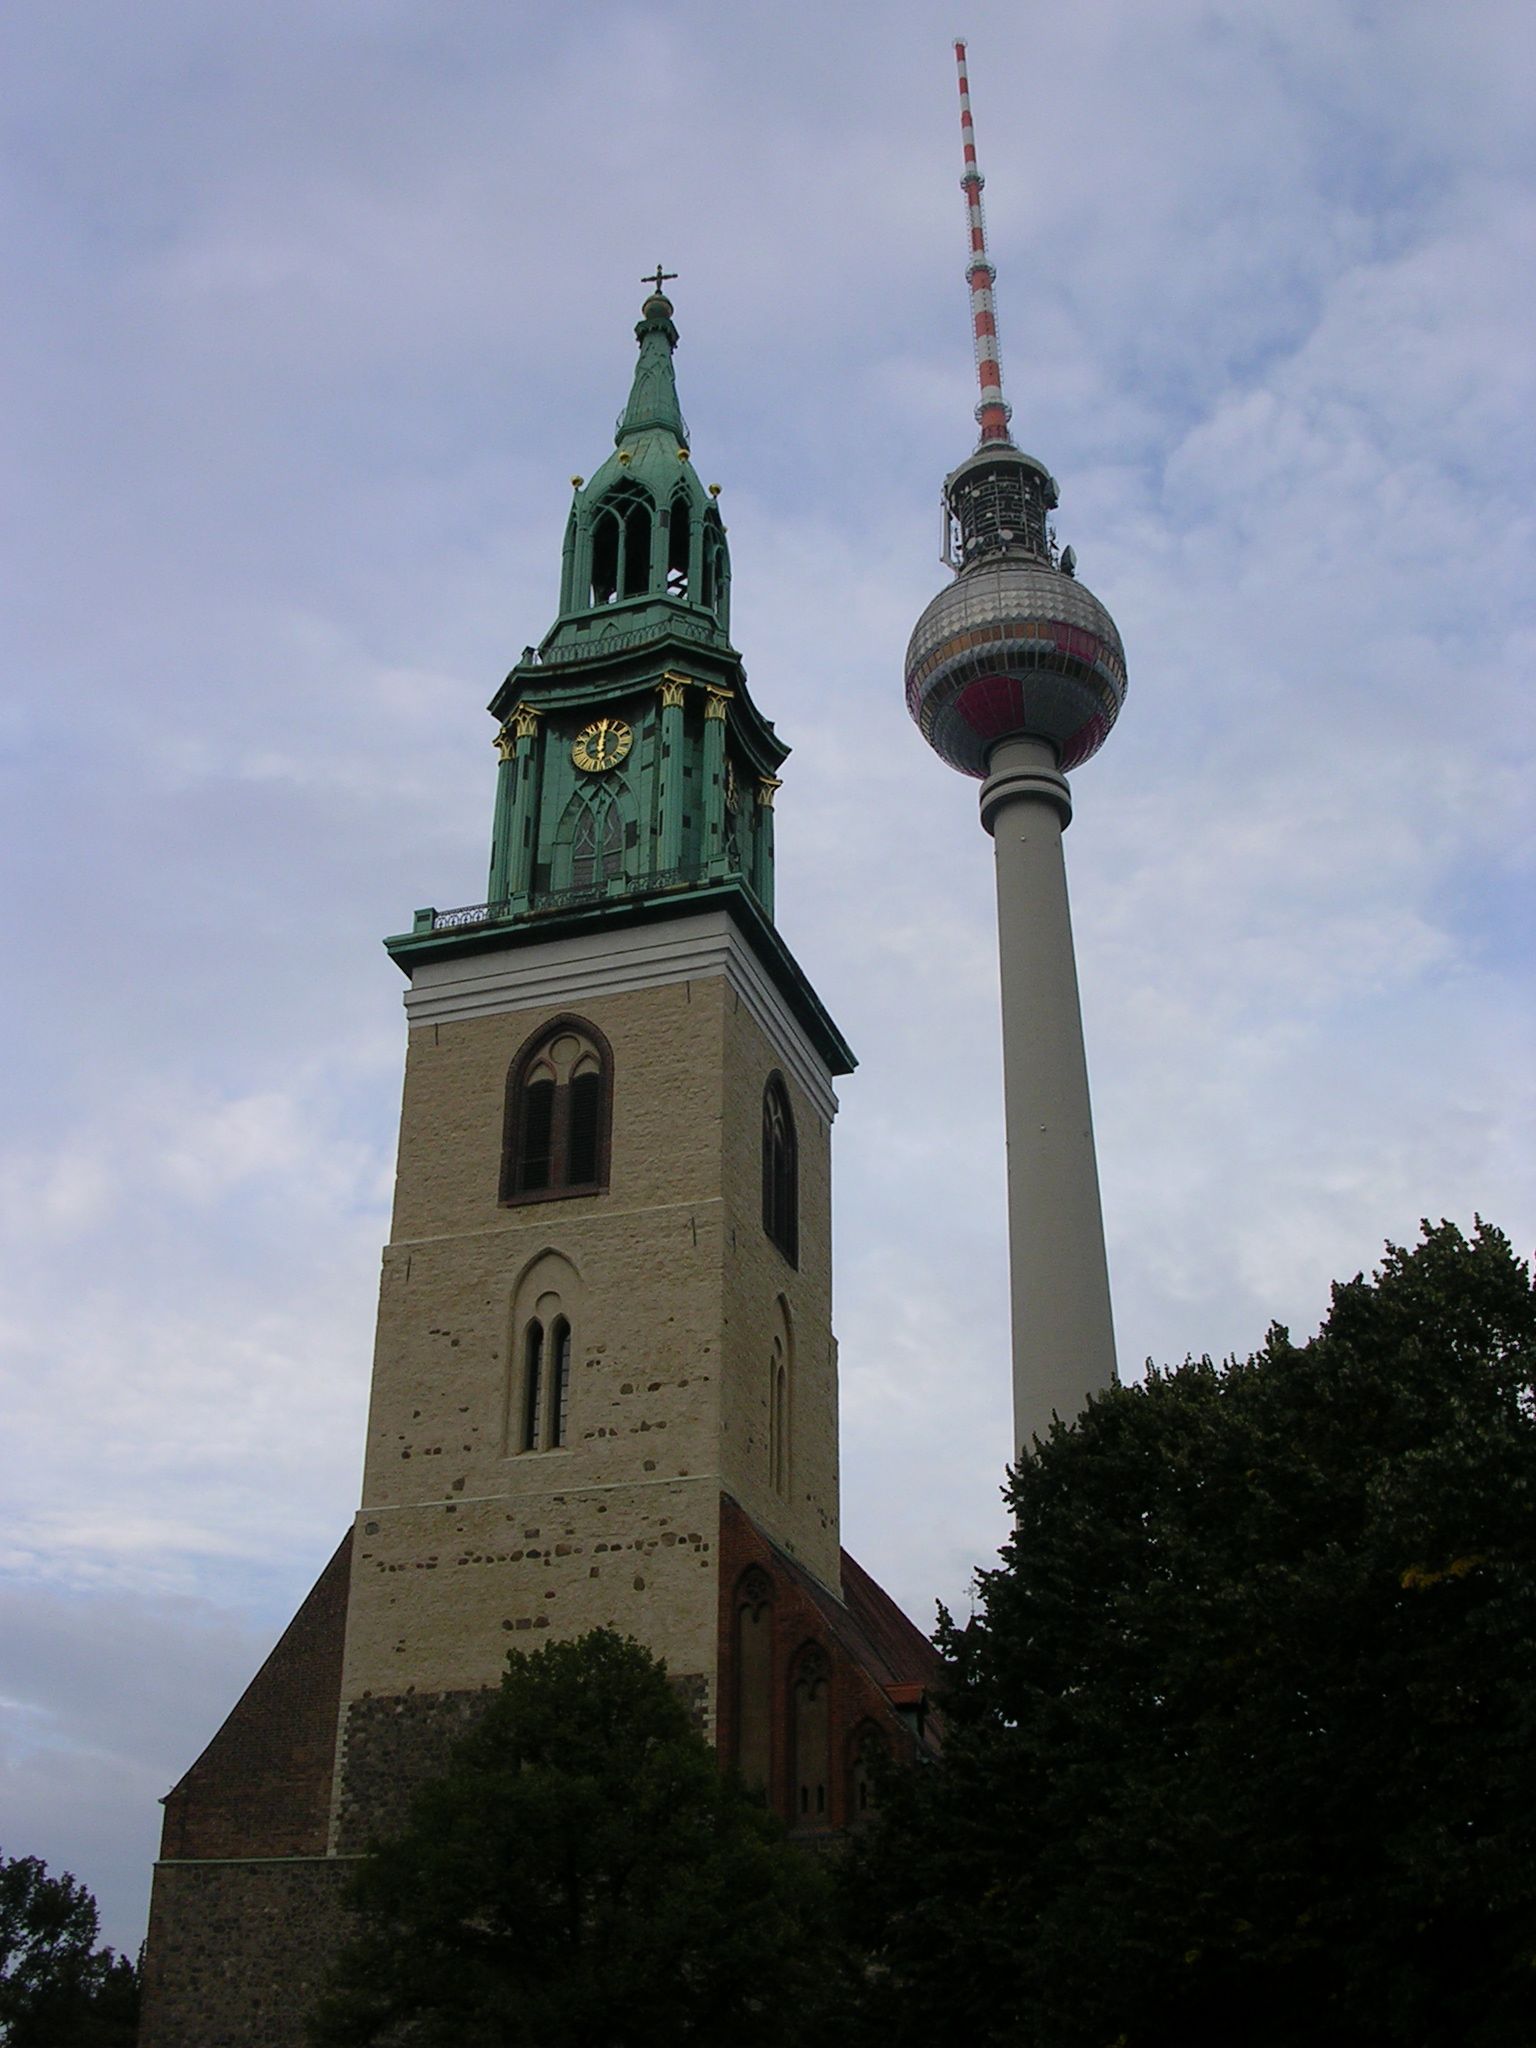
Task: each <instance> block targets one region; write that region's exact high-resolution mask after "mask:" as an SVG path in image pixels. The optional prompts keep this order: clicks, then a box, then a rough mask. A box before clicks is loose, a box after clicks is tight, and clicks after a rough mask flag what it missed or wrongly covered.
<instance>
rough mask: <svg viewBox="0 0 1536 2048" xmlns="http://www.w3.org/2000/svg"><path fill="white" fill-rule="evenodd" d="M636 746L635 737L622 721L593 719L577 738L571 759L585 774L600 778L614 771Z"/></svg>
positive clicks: (616, 719)
mask: <svg viewBox="0 0 1536 2048" xmlns="http://www.w3.org/2000/svg"><path fill="white" fill-rule="evenodd" d="M634 743H635V735H634V733H633V732H632V731H631V729H630V728H629V726H627V725H626V724H625V723H624V721H623V719H622V718H594V719H593V721H592V723H591V724H590V725H584V726H583V727H582V729H581V731H580V732H579V733H577V735H576V739H575V743H574V745H573V746H572V748H571V759H572V761H573V762H574V763H575V765H576V766H577V767H578V768H579V769H580V770H581V771H582V773H583V774H584V775H601V774H602V773H603V771H604V769H607V768H616V767H617V766H618V765H619V763H620V762H621V761H622V760H623V758H624V756H625V755H626V754H627V753H628V752H629V750H630V748H631V747H632V746H633V745H634Z"/></svg>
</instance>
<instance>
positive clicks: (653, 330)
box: [613, 291, 688, 448]
mask: <svg viewBox="0 0 1536 2048" xmlns="http://www.w3.org/2000/svg"><path fill="white" fill-rule="evenodd" d="M635 339H636V341H638V342H639V344H640V360H639V362H638V363H636V365H635V381H634V383H633V385H632V386H631V387H630V393H629V403H628V405H626V406H625V408H624V411H623V413H622V415H621V417H620V419H619V425H618V431H617V432H616V433H615V435H614V437H613V438H614V440H615V441H616V442H617V444H618V445H619V447H621V448H622V447H623V446H624V444H625V442H626V441H632V440H633V439H634V438H635V436H636V435H638V434H649V433H659V434H670V435H671V436H672V441H673V445H674V446H676V445H677V444H678V443H681V444H682V445H683V446H684V447H686V446H687V443H688V428H687V425H686V424H685V422H684V420H683V412H682V407H681V406H680V405H679V404H678V402H677V378H676V376H675V375H674V373H673V369H672V351H673V350H674V349H675V348H676V347H677V329H676V328H675V327H674V326H673V325H672V301H671V300H670V299H669V298H666V297H665V296H664V295H663V294H662V293H661V292H660V291H655V292H652V294H651V296H650V297H649V298H648V299H647V300H646V302H645V304H644V305H643V306H642V307H641V309H640V318H639V320H638V321H637V322H636V324H635Z"/></svg>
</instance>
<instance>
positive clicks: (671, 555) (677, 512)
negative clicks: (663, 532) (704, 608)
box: [667, 491, 693, 597]
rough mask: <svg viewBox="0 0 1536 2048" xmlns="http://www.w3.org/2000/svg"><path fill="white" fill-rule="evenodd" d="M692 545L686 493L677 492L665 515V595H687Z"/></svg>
mask: <svg viewBox="0 0 1536 2048" xmlns="http://www.w3.org/2000/svg"><path fill="white" fill-rule="evenodd" d="M692 545H693V522H692V520H691V519H690V518H689V516H688V493H687V492H686V491H678V492H676V493H675V495H674V496H673V499H672V505H671V509H670V511H669V512H668V514H667V595H668V597H686V596H687V595H688V558H689V554H690V551H691V549H692Z"/></svg>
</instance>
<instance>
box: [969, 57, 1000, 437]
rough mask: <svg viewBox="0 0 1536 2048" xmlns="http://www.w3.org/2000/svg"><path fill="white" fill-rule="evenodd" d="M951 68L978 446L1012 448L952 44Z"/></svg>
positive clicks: (974, 169) (977, 188)
mask: <svg viewBox="0 0 1536 2048" xmlns="http://www.w3.org/2000/svg"><path fill="white" fill-rule="evenodd" d="M955 64H956V66H957V67H958V69H959V73H960V140H961V142H962V143H963V145H964V147H965V175H964V177H962V178H961V180H960V189H961V191H962V192H963V193H964V194H965V211H966V219H967V222H968V225H969V227H970V231H971V260H970V263H969V265H968V266H967V269H966V273H965V274H966V279H967V281H968V282H969V284H970V287H971V323H972V326H973V328H974V330H975V335H976V377H977V381H978V383H979V384H980V385H981V402H980V404H979V405H978V406H977V407H976V418H977V421H978V423H979V424H980V427H981V440H982V446H983V447H985V446H986V445H987V443H988V442H992V441H1002V442H1004V443H1005V444H1008V445H1010V446H1011V445H1012V441H1013V436H1012V435H1011V434H1010V433H1009V431H1008V422H1009V420H1010V419H1011V418H1012V417H1013V407H1012V406H1011V405H1010V404H1009V403H1008V401H1007V399H1006V398H1004V396H1003V366H1002V364H1001V363H1000V362H999V361H998V356H997V308H996V307H995V306H994V305H993V303H992V281H993V279H994V278H995V277H996V276H997V272H996V271H995V270H994V269H993V267H992V264H991V261H990V260H989V258H988V256H987V224H986V222H985V220H984V219H983V218H982V212H981V188H982V186H983V185H984V184H985V183H986V180H985V179H984V178H983V177H982V175H981V171H980V169H979V167H978V165H977V162H976V125H975V123H974V122H973V121H972V119H971V83H970V80H969V78H968V77H967V76H966V70H965V44H964V43H963V42H957V43H956V44H955Z"/></svg>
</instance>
